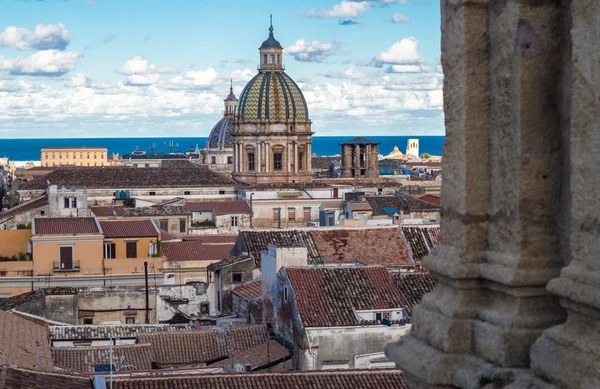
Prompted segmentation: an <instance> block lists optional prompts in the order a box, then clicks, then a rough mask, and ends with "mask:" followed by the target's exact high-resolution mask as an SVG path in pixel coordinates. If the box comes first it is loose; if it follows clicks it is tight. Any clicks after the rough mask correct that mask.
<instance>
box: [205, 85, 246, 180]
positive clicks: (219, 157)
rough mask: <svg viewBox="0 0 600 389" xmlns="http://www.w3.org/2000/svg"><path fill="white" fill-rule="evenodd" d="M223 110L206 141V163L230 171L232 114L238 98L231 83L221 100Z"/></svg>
mask: <svg viewBox="0 0 600 389" xmlns="http://www.w3.org/2000/svg"><path fill="white" fill-rule="evenodd" d="M223 102H224V103H225V110H224V111H223V118H222V119H221V120H219V121H218V122H217V124H215V126H214V127H213V129H212V131H211V132H210V135H209V136H208V141H207V142H206V163H207V164H208V166H209V167H210V168H211V169H214V170H223V171H231V169H232V168H233V138H232V135H231V132H232V129H233V115H234V114H235V109H236V105H237V102H238V99H237V98H236V97H235V95H234V94H233V85H231V87H230V88H229V95H228V96H227V97H226V98H225V100H223Z"/></svg>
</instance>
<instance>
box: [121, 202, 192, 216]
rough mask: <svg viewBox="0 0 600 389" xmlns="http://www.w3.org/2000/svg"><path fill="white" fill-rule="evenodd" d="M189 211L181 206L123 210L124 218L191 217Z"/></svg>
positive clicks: (157, 206)
mask: <svg viewBox="0 0 600 389" xmlns="http://www.w3.org/2000/svg"><path fill="white" fill-rule="evenodd" d="M189 213H190V212H189V211H188V210H187V209H185V208H184V207H182V206H179V205H160V204H157V205H153V206H151V207H125V208H123V216H125V217H140V216H177V215H189Z"/></svg>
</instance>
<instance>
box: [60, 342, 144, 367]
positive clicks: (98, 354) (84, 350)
mask: <svg viewBox="0 0 600 389" xmlns="http://www.w3.org/2000/svg"><path fill="white" fill-rule="evenodd" d="M112 353H113V355H112V364H113V366H115V368H116V369H119V370H120V371H131V370H150V369H152V360H153V359H154V358H153V356H152V347H151V346H150V345H149V344H127V345H120V346H113V347H112ZM52 354H53V357H54V364H55V365H56V366H59V367H63V368H65V369H69V370H74V371H79V372H94V371H95V368H96V366H98V365H109V364H110V347H109V346H95V347H59V348H55V349H54V350H53V351H52Z"/></svg>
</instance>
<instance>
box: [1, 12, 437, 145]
mask: <svg viewBox="0 0 600 389" xmlns="http://www.w3.org/2000/svg"><path fill="white" fill-rule="evenodd" d="M270 13H272V14H273V24H274V28H275V37H276V38H277V39H278V40H279V41H280V42H281V44H282V45H283V47H284V48H285V51H284V52H285V56H284V64H285V66H286V71H287V73H288V74H289V75H290V76H291V77H292V78H294V79H295V80H296V81H297V82H298V84H299V85H300V87H301V88H302V90H303V92H304V94H305V97H306V99H307V102H308V107H309V112H310V116H311V119H312V120H313V130H314V131H315V132H316V135H344V136H345V135H369V134H370V135H443V133H444V130H443V112H442V91H441V89H442V81H443V80H442V74H441V69H440V59H439V57H440V27H439V20H440V15H439V1H438V0H373V1H335V0H334V1H329V0H302V1H298V0H285V1H284V0H279V1H266V0H265V1H254V0H253V1H249V0H230V1H214V0H213V1H207V0H171V1H167V0H144V1H138V0H95V1H94V0H6V1H5V2H3V9H2V18H0V138H23V137H40V138H46V137H53V138H55V137H56V138H59V137H60V138H71V137H104V136H106V137H118V136H123V137H135V136H143V137H156V136H205V135H207V134H208V133H209V132H210V130H211V128H212V125H213V124H214V123H215V122H216V121H217V120H219V118H220V117H221V111H222V104H223V103H222V100H223V98H224V97H225V96H226V95H227V93H228V87H229V79H230V78H233V79H234V92H235V93H236V94H237V95H239V93H240V91H241V90H242V88H243V86H244V85H245V83H246V82H247V81H248V80H249V79H250V78H251V77H252V76H253V75H254V74H255V73H256V64H257V61H258V47H259V46H260V44H261V43H262V41H263V40H264V39H266V37H267V35H268V30H267V29H268V27H269V14H270ZM2 23H3V24H2Z"/></svg>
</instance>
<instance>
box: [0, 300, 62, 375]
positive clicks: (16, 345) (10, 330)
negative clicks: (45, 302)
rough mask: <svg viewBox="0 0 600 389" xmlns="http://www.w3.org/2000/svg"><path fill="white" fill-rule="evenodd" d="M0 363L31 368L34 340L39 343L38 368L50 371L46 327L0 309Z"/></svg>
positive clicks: (33, 362) (50, 360)
mask: <svg viewBox="0 0 600 389" xmlns="http://www.w3.org/2000/svg"><path fill="white" fill-rule="evenodd" d="M0 329H2V330H1V331H0V351H2V352H1V353H0V365H15V366H18V367H22V368H25V369H33V367H34V366H35V364H36V341H37V342H39V343H40V369H41V370H43V371H52V369H53V363H52V354H51V353H50V344H49V343H48V329H47V328H46V327H45V326H41V325H39V324H36V323H34V322H32V321H30V320H26V319H24V318H22V317H20V316H17V315H15V314H13V313H9V312H4V311H0Z"/></svg>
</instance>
